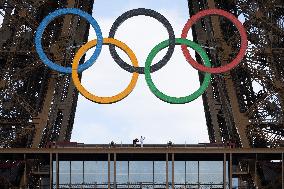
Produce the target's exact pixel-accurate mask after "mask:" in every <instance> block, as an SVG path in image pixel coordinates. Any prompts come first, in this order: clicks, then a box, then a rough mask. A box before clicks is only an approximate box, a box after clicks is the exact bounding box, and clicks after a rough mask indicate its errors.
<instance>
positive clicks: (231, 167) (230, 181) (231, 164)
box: [229, 153, 233, 189]
mask: <svg viewBox="0 0 284 189" xmlns="http://www.w3.org/2000/svg"><path fill="white" fill-rule="evenodd" d="M229 168H230V169H229V170H230V173H229V175H230V177H229V185H230V189H232V187H233V186H232V180H233V178H232V175H233V174H232V172H233V163H232V153H230V167H229Z"/></svg>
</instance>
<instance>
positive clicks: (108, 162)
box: [107, 153, 110, 189]
mask: <svg viewBox="0 0 284 189" xmlns="http://www.w3.org/2000/svg"><path fill="white" fill-rule="evenodd" d="M107 180H108V189H110V153H109V154H108V155H107Z"/></svg>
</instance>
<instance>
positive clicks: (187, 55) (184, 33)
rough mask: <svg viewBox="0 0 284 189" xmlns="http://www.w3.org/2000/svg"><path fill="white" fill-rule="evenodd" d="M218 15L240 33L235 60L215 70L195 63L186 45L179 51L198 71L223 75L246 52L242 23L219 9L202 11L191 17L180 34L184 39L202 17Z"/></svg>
mask: <svg viewBox="0 0 284 189" xmlns="http://www.w3.org/2000/svg"><path fill="white" fill-rule="evenodd" d="M216 14H217V15H220V16H224V17H226V18H228V19H229V20H230V21H231V22H233V23H234V24H235V26H236V27H237V29H238V31H239V32H240V35H241V48H240V51H239V53H238V55H237V56H236V58H235V59H234V60H233V61H232V62H231V63H229V64H227V65H224V66H221V67H216V68H210V67H206V66H204V65H202V64H199V63H198V62H196V61H195V60H194V59H193V58H192V57H191V55H190V53H189V50H188V49H187V46H186V45H182V46H181V49H182V52H183V54H184V56H185V58H186V60H187V61H188V62H189V63H190V64H191V65H192V66H193V67H194V68H195V69H197V70H199V71H203V72H207V73H223V72H227V71H229V70H230V69H232V68H234V67H236V66H237V65H238V64H239V63H240V62H241V61H242V59H243V58H244V56H245V53H246V50H247V46H248V40H247V33H246V30H245V28H244V26H243V25H242V23H241V22H240V21H239V20H238V19H237V18H236V17H235V16H234V15H233V14H231V13H229V12H226V11H223V10H221V9H208V10H203V11H200V12H198V13H197V14H196V15H194V16H192V17H191V18H190V19H189V20H188V21H187V23H186V24H185V26H184V28H183V30H182V34H181V38H185V39H186V37H187V34H188V31H189V29H190V28H191V27H192V25H193V24H194V23H195V22H197V21H198V20H199V19H200V18H201V17H204V16H208V15H216Z"/></svg>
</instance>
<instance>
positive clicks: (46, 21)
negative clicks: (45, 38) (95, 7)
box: [35, 8, 103, 73]
mask: <svg viewBox="0 0 284 189" xmlns="http://www.w3.org/2000/svg"><path fill="white" fill-rule="evenodd" d="M64 14H75V15H79V16H81V17H83V18H85V19H86V20H87V21H88V22H90V24H91V25H92V27H93V28H94V29H95V32H96V36H97V46H96V50H95V52H94V53H93V55H92V56H91V58H90V59H89V60H88V61H86V62H85V63H84V64H82V65H80V66H79V68H78V72H79V73H81V72H82V71H84V70H86V69H88V68H89V67H91V66H92V65H93V64H94V63H95V61H96V60H97V58H98V56H99V55H100V53H101V50H102V46H103V36H102V32H101V29H100V26H99V24H98V23H97V21H96V20H95V19H94V18H93V17H92V16H91V15H90V14H88V13H86V12H84V11H82V10H80V9H76V8H64V9H59V10H56V11H54V12H52V13H50V14H49V15H48V16H47V17H45V18H44V19H43V20H42V22H41V23H40V25H39V27H38V28H37V31H36V37H35V47H36V51H37V53H38V55H39V57H40V59H41V60H42V61H43V63H44V64H45V65H47V66H48V67H50V68H51V69H53V70H56V71H58V72H62V73H72V68H71V67H64V66H60V65H58V64H56V63H54V62H52V61H51V60H49V58H48V57H47V56H46V54H45V52H44V51H43V47H42V44H41V38H42V35H43V32H44V30H45V28H46V27H47V25H48V24H49V23H50V22H51V21H52V20H53V19H54V18H56V17H58V16H61V15H64Z"/></svg>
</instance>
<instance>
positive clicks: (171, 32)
mask: <svg viewBox="0 0 284 189" xmlns="http://www.w3.org/2000/svg"><path fill="white" fill-rule="evenodd" d="M139 15H144V16H149V17H152V18H155V19H156V20H158V21H159V22H161V23H162V24H163V25H164V26H165V28H166V29H167V31H168V33H169V48H168V51H167V53H166V55H165V56H164V57H163V58H162V59H161V60H160V61H159V62H157V63H156V64H154V65H152V66H151V70H150V71H151V73H153V72H155V71H157V70H159V69H161V68H162V67H163V66H165V65H166V64H167V62H168V61H169V60H170V59H171V57H172V55H173V52H174V49H175V34H174V29H173V28H172V25H171V24H170V22H169V21H168V20H167V19H166V18H165V17H164V16H163V15H161V14H160V13H158V12H156V11H154V10H151V9H145V8H138V9H133V10H130V11H127V12H125V13H123V14H122V15H121V16H119V17H118V18H117V19H116V20H115V22H114V23H113V25H112V27H111V29H110V32H109V38H114V35H115V32H116V31H117V29H118V27H119V26H120V25H121V24H122V23H123V22H124V21H125V20H127V19H129V18H131V17H134V16H139ZM109 50H110V54H111V56H112V58H113V59H114V61H115V62H116V63H117V64H118V65H119V66H120V67H121V68H123V69H124V70H126V71H128V72H130V73H133V72H137V73H139V74H144V69H145V68H144V67H133V66H131V65H129V64H127V63H126V62H124V61H123V60H122V59H121V58H120V57H119V55H118V54H117V52H116V50H115V46H114V45H112V44H110V45H109Z"/></svg>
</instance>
